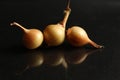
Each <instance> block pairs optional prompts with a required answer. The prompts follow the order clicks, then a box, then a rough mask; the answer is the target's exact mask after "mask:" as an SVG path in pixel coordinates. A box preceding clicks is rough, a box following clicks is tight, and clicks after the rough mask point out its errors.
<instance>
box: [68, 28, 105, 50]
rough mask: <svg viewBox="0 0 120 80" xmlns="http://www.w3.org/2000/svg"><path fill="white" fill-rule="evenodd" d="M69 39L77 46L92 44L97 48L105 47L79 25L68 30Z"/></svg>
mask: <svg viewBox="0 0 120 80" xmlns="http://www.w3.org/2000/svg"><path fill="white" fill-rule="evenodd" d="M66 36H67V40H68V42H69V43H70V44H71V45H73V46H76V47H81V46H84V45H86V44H90V45H92V46H93V47H95V48H103V46H101V45H98V44H96V43H95V42H94V41H92V40H91V39H90V38H89V37H88V35H87V33H86V31H85V30H84V29H83V28H81V27H79V26H73V27H71V28H69V29H68V30H67V34H66Z"/></svg>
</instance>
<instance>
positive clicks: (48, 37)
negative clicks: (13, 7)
mask: <svg viewBox="0 0 120 80" xmlns="http://www.w3.org/2000/svg"><path fill="white" fill-rule="evenodd" d="M69 5H70V1H68V5H67V8H66V9H65V10H64V14H65V15H64V18H63V20H62V21H60V22H59V23H57V24H50V25H48V26H47V27H45V29H44V30H43V32H42V31H40V30H39V29H26V28H24V27H23V26H21V25H20V24H18V23H16V22H13V23H11V24H10V25H11V26H18V27H19V28H21V29H22V31H23V33H24V34H23V44H24V46H25V47H26V48H28V49H36V48H38V47H39V46H41V45H42V43H43V41H45V43H46V45H47V46H59V45H61V44H62V43H63V42H64V40H65V38H66V39H67V41H68V42H69V43H70V44H71V45H73V46H76V47H81V46H84V45H86V44H90V45H92V46H93V47H95V48H103V46H101V45H98V44H96V43H95V42H93V41H92V40H91V39H90V38H89V37H88V35H87V33H86V31H85V30H84V29H83V28H81V27H79V26H72V27H70V28H68V30H66V23H67V21H68V18H69V15H70V13H71V9H70V7H69Z"/></svg>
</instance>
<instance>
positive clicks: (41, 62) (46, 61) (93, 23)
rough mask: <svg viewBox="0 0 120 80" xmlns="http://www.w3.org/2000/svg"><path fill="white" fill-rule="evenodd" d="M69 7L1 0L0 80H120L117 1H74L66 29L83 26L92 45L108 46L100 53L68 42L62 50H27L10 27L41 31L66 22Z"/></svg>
mask: <svg viewBox="0 0 120 80" xmlns="http://www.w3.org/2000/svg"><path fill="white" fill-rule="evenodd" d="M66 2H67V1H64V0H59V1H57V0H50V1H48V0H44V1H43V0H41V1H22V0H21V1H14V0H11V1H7V0H4V1H3V0H2V1H0V80H120V76H119V75H120V64H119V63H120V50H119V48H120V44H119V41H120V14H119V13H120V11H119V10H120V5H119V3H120V2H119V1H117V0H91V1H88V0H75V1H71V8H72V12H71V15H70V18H69V21H68V24H67V28H68V27H70V26H72V25H79V26H82V27H83V28H84V29H85V30H86V31H87V33H88V35H89V37H90V38H91V39H92V40H93V41H95V42H96V43H98V44H102V45H104V46H105V48H104V49H100V50H99V49H97V50H96V49H91V48H88V47H83V48H74V47H72V46H70V45H69V44H68V43H66V42H65V43H64V44H63V45H61V46H58V47H52V48H44V47H40V48H38V49H36V50H27V49H25V48H24V47H23V46H22V42H21V37H22V32H21V30H19V29H18V28H15V27H10V26H9V24H10V22H12V21H16V22H19V23H20V24H22V25H24V26H25V27H26V28H38V29H41V30H43V29H44V28H45V26H46V25H48V24H50V23H56V22H58V21H60V20H61V19H62V17H63V13H62V12H63V10H64V8H65V4H66ZM45 3H46V4H45ZM46 5H47V6H46ZM48 6H49V7H48Z"/></svg>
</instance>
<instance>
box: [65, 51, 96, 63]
mask: <svg viewBox="0 0 120 80" xmlns="http://www.w3.org/2000/svg"><path fill="white" fill-rule="evenodd" d="M96 51H98V49H95V50H86V49H79V50H75V52H74V53H71V54H68V55H66V61H67V62H68V63H70V64H81V63H82V62H83V61H85V59H86V58H87V56H88V55H89V54H92V53H94V52H96Z"/></svg>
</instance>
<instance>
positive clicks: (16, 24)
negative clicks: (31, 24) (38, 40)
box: [10, 22, 29, 32]
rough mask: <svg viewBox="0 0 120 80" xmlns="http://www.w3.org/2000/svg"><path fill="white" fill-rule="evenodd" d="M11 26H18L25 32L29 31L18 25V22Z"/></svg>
mask: <svg viewBox="0 0 120 80" xmlns="http://www.w3.org/2000/svg"><path fill="white" fill-rule="evenodd" d="M10 25H11V26H18V27H19V28H21V29H22V30H23V32H27V31H29V30H28V29H26V28H24V27H23V26H22V25H20V24H18V23H17V22H13V23H11V24H10Z"/></svg>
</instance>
